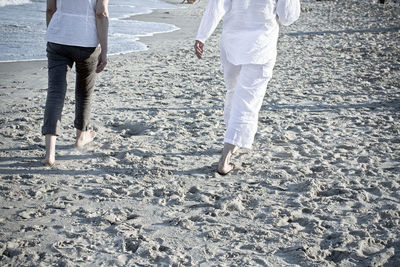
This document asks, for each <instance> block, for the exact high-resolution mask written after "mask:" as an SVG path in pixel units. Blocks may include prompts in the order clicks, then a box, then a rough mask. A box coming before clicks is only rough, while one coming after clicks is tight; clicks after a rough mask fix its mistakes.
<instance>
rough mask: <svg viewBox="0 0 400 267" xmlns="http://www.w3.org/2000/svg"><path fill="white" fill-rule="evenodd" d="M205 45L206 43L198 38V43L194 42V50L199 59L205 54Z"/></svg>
mask: <svg viewBox="0 0 400 267" xmlns="http://www.w3.org/2000/svg"><path fill="white" fill-rule="evenodd" d="M203 47H204V44H203V43H202V42H200V41H198V40H196V43H195V44H194V50H195V53H196V56H197V58H198V59H201V57H202V56H203V51H204V50H203Z"/></svg>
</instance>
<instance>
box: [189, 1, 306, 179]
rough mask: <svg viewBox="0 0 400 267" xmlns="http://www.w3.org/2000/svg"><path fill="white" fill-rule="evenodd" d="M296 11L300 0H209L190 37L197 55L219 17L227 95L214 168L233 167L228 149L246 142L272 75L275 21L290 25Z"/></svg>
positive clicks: (247, 145)
mask: <svg viewBox="0 0 400 267" xmlns="http://www.w3.org/2000/svg"><path fill="white" fill-rule="evenodd" d="M299 15H300V0H209V1H208V4H207V7H206V9H205V11H204V14H203V17H202V20H201V23H200V26H199V29H198V32H197V36H196V42H195V53H196V55H197V57H198V58H199V59H201V58H202V55H203V51H204V50H203V49H204V43H205V42H206V40H207V39H208V38H209V37H210V36H211V34H212V33H213V32H214V30H215V29H216V27H217V26H218V24H219V22H220V20H221V19H222V18H223V17H224V21H223V30H222V36H221V43H220V46H221V63H222V68H223V72H224V80H225V86H226V90H227V92H226V97H225V105H224V121H225V124H226V133H225V138H224V148H223V151H222V156H221V158H220V161H219V164H218V172H219V173H220V174H227V173H229V172H230V171H232V170H233V169H234V165H233V164H231V163H230V158H231V155H232V154H233V153H234V152H235V151H236V150H237V148H251V146H252V144H253V141H254V136H255V134H256V132H257V123H258V113H259V111H260V108H261V104H262V101H263V98H264V95H265V92H266V88H267V84H268V81H269V80H270V79H271V76H272V69H273V67H274V65H275V59H276V54H277V41H278V33H279V24H282V25H290V24H292V23H293V22H295V21H296V20H297V19H298V18H299Z"/></svg>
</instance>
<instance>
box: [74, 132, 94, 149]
mask: <svg viewBox="0 0 400 267" xmlns="http://www.w3.org/2000/svg"><path fill="white" fill-rule="evenodd" d="M95 137H96V132H95V131H93V130H88V131H80V130H76V142H75V147H77V148H82V147H84V146H85V145H87V144H89V143H90V142H92V141H93V139H94V138H95Z"/></svg>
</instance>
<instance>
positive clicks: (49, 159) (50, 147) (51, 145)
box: [42, 134, 57, 167]
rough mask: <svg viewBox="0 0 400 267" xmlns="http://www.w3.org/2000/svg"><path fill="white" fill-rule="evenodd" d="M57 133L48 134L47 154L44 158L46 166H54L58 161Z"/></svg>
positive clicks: (46, 138) (43, 161)
mask: <svg viewBox="0 0 400 267" xmlns="http://www.w3.org/2000/svg"><path fill="white" fill-rule="evenodd" d="M56 138H57V136H56V135H53V134H46V137H45V143H46V156H45V158H44V160H42V163H43V165H45V166H50V167H51V166H53V165H54V163H55V162H56V158H55V156H56Z"/></svg>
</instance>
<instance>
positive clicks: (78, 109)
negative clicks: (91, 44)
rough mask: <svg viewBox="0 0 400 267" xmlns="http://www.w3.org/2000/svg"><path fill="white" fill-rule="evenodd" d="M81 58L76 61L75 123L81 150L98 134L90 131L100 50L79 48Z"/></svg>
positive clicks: (77, 145)
mask: <svg viewBox="0 0 400 267" xmlns="http://www.w3.org/2000/svg"><path fill="white" fill-rule="evenodd" d="M79 49H80V51H79V52H80V53H79V56H80V58H79V59H78V60H77V61H76V84H75V101H76V105H75V121H74V126H75V128H76V143H75V146H76V147H78V148H80V147H83V146H84V145H86V144H87V143H90V142H92V141H93V139H94V137H95V135H96V133H95V132H94V131H93V130H89V119H90V111H91V102H92V94H93V90H94V84H95V79H96V72H95V70H96V64H97V57H98V55H99V50H98V49H95V48H79Z"/></svg>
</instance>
